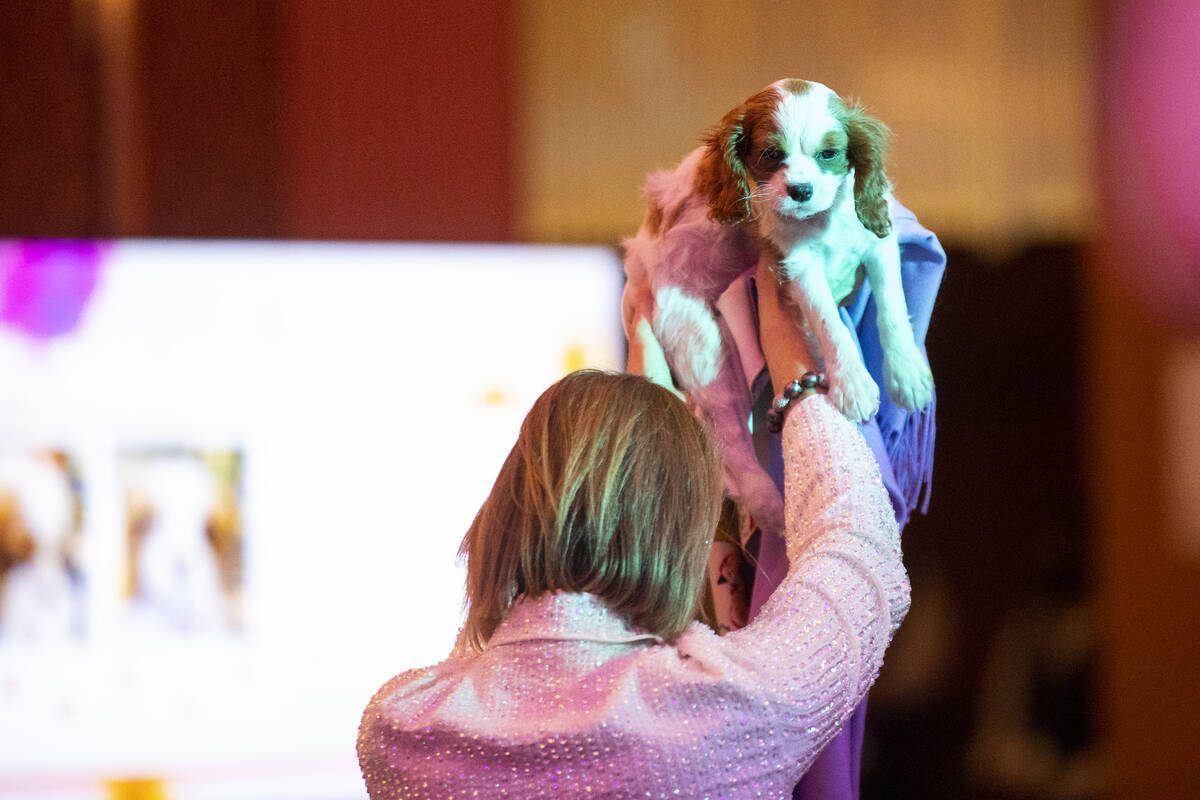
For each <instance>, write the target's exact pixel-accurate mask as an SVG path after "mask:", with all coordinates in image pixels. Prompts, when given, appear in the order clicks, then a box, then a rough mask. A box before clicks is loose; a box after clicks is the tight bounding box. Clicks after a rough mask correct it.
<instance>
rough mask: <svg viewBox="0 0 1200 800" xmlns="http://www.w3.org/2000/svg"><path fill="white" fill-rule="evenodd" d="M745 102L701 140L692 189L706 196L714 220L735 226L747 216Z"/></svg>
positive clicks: (748, 191)
mask: <svg viewBox="0 0 1200 800" xmlns="http://www.w3.org/2000/svg"><path fill="white" fill-rule="evenodd" d="M746 111H747V105H746V104H743V105H741V106H738V107H737V108H735V109H734V110H733V111H730V112H729V113H728V114H726V115H725V118H724V119H723V120H721V124H720V125H718V126H717V127H716V128H713V129H712V130H711V131H710V132H709V134H708V135H707V136H706V137H705V139H704V155H703V156H701V158H700V166H699V169H698V170H697V174H696V190H697V191H698V192H699V193H700V194H701V195H702V196H704V197H706V198H707V199H708V215H709V216H710V217H712V219H714V220H715V221H717V222H722V223H725V224H726V225H736V224H738V223H739V222H744V221H745V220H746V219H747V218H748V217H749V216H750V185H749V183H747V179H746V178H747V176H746V163H745V161H744V156H745V152H746V146H747V145H746V143H747V142H748V141H749V137H750V131H749V130H748V129H747V127H746Z"/></svg>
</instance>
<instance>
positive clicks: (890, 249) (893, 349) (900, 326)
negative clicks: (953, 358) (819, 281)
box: [863, 232, 933, 411]
mask: <svg viewBox="0 0 1200 800" xmlns="http://www.w3.org/2000/svg"><path fill="white" fill-rule="evenodd" d="M863 266H864V267H866V270H867V278H868V279H869V280H870V282H871V293H872V294H873V296H874V297H875V309H876V315H875V324H876V327H877V328H878V329H879V344H880V346H881V347H882V348H883V384H884V388H885V389H886V390H887V393H888V396H889V397H891V398H892V400H893V401H894V402H895V403H896V404H897V405H899V406H902V407H904V408H906V409H908V410H909V411H915V410H916V409H918V408H924V407H925V406H927V405H929V401H930V399H932V397H933V375H932V373H930V371H929V365H928V364H927V363H926V362H925V359H924V357H922V355H921V351H920V348H918V347H917V342H916V338H915V337H914V334H913V329H912V320H910V319H909V316H908V303H907V302H906V301H905V299H904V285H903V283H902V281H901V279H900V246H899V243H898V242H897V240H896V234H895V233H894V232H893V233H892V234H891V235H890V236H888V237H887V238H885V239H880V240H879V241H878V242H876V243H875V245H874V246H873V247H872V248H871V249H870V250H868V251H867V254H866V256H865V257H864V258H863Z"/></svg>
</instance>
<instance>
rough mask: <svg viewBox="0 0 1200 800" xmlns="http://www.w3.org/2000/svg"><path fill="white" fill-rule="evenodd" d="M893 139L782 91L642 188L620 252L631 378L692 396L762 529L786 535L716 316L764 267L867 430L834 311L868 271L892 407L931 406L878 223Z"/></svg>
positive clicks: (859, 388)
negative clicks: (634, 229) (633, 227)
mask: <svg viewBox="0 0 1200 800" xmlns="http://www.w3.org/2000/svg"><path fill="white" fill-rule="evenodd" d="M886 131H887V129H886V128H885V127H884V126H883V124H882V123H880V122H879V121H878V120H875V119H872V118H871V117H868V116H867V115H866V114H864V113H863V112H862V111H861V109H859V108H857V107H854V106H848V105H847V104H846V103H845V102H844V101H842V100H841V98H839V97H838V96H837V95H836V94H835V93H834V92H832V91H831V90H830V89H828V88H827V87H825V86H823V85H821V84H819V83H813V82H808V81H799V80H790V79H789V80H782V81H777V82H776V83H773V84H771V85H770V86H768V87H766V88H765V89H763V90H762V91H760V92H758V93H757V94H755V95H754V96H753V97H751V98H750V99H748V100H747V101H746V102H745V103H743V104H742V105H741V106H739V107H738V108H736V109H734V110H733V111H731V112H730V113H729V114H727V115H726V117H725V119H724V120H723V121H722V124H721V125H720V126H718V127H717V128H716V129H714V130H713V131H712V132H711V133H710V135H709V136H708V138H707V141H706V143H705V144H704V145H702V146H701V147H698V148H697V149H696V150H694V151H692V152H691V153H690V154H689V155H688V156H687V157H685V158H684V159H683V161H682V162H681V163H680V164H679V166H677V167H676V168H675V169H674V170H672V171H667V172H659V173H656V174H654V175H651V176H650V177H649V179H648V181H647V184H646V196H647V202H648V206H649V210H648V213H647V215H646V218H645V220H644V221H643V223H642V226H641V227H640V228H639V230H638V233H637V235H636V236H635V237H633V238H632V239H629V240H627V241H626V242H625V248H626V257H625V271H626V275H627V279H628V280H627V283H626V287H625V295H624V298H623V303H622V313H623V317H624V322H625V329H626V334H627V335H628V337H629V341H630V363H629V369H630V371H636V372H642V373H644V374H646V375H647V376H649V377H650V378H651V379H653V380H655V381H656V382H658V383H661V384H662V385H664V386H667V387H669V388H675V385H676V384H677V385H678V386H679V388H682V389H683V390H684V391H685V392H686V393H687V396H688V398H689V399H690V401H691V402H693V403H694V404H695V407H696V408H697V410H698V411H699V412H700V414H701V416H702V417H704V418H705V420H706V421H707V422H708V423H709V424H710V427H711V429H712V430H713V431H714V433H715V436H716V439H717V443H718V446H719V447H720V449H721V452H722V457H723V458H724V461H725V476H726V485H727V488H728V489H729V493H730V494H731V495H732V496H733V497H735V498H736V499H738V501H739V502H741V503H742V505H743V506H744V507H745V508H746V509H747V510H748V511H749V512H750V513H751V514H752V515H753V516H754V517H755V520H756V522H757V523H758V524H760V525H761V526H762V527H764V528H766V529H768V530H775V531H779V530H782V526H783V510H782V509H783V506H782V499H781V498H780V497H779V493H778V491H777V490H776V488H775V485H774V483H773V482H772V481H771V479H770V477H769V476H768V475H767V474H766V473H765V472H764V471H763V469H762V468H761V467H760V466H759V464H758V461H757V459H756V458H755V456H754V449H753V443H752V440H751V439H750V433H749V430H748V427H747V421H748V419H749V410H750V409H749V394H748V392H747V389H746V380H745V376H744V375H743V373H742V368H741V365H740V363H739V361H738V358H737V355H736V354H735V353H734V352H733V347H732V344H731V339H730V335H729V330H728V327H727V326H726V325H725V322H724V320H723V319H722V318H721V315H720V313H719V312H718V311H717V309H716V301H717V298H718V297H719V296H720V295H721V293H722V292H723V291H724V290H725V289H726V288H727V287H728V286H729V285H730V284H731V283H732V282H733V280H734V279H736V278H737V277H739V276H740V275H742V274H745V273H747V272H749V271H750V270H753V269H755V267H756V266H757V264H758V262H759V260H760V259H766V260H767V261H768V263H769V265H770V266H771V268H772V270H773V272H774V274H775V275H776V276H777V278H778V279H779V281H780V285H781V289H782V293H783V296H784V298H785V300H786V301H788V302H790V303H791V304H792V305H794V306H795V308H796V310H797V311H798V312H799V315H800V319H799V320H798V322H799V323H800V324H801V327H802V328H803V330H804V333H805V334H806V335H808V336H809V337H810V340H815V344H816V345H817V347H818V349H819V356H820V357H821V358H822V360H823V362H824V370H825V372H826V374H827V376H828V379H829V383H830V388H829V395H830V399H831V400H832V401H833V402H834V404H835V405H836V406H837V407H838V408H839V409H840V410H841V411H842V413H844V414H845V415H846V416H847V417H849V418H850V419H853V420H865V419H868V418H869V417H870V416H872V415H873V414H874V413H875V412H876V410H877V409H878V406H879V389H878V387H877V386H876V385H875V383H874V381H873V380H872V379H871V376H870V374H869V373H868V372H867V369H866V366H865V365H864V364H863V362H862V359H861V357H860V356H859V353H858V349H857V348H856V347H855V345H854V341H853V338H852V336H851V335H850V332H849V331H847V330H846V328H845V327H844V326H843V325H842V323H841V320H840V318H839V315H838V311H837V306H838V304H839V303H840V302H842V301H843V300H845V299H846V298H847V296H849V295H850V294H851V293H852V292H853V291H854V290H855V289H856V288H857V286H858V285H859V284H860V283H861V280H862V276H863V272H864V271H865V273H866V276H867V277H868V279H869V280H870V283H871V290H872V292H873V293H874V295H875V298H876V305H877V309H878V318H877V321H878V328H879V333H880V340H881V344H882V347H883V353H884V365H883V377H884V384H885V388H886V389H887V391H888V394H889V395H890V396H891V397H892V399H893V400H894V401H895V402H896V403H898V404H899V405H901V406H903V407H905V408H908V409H910V410H911V409H917V408H921V407H924V406H925V405H926V404H928V403H929V401H930V399H931V396H932V391H933V379H932V376H931V375H930V372H929V368H928V366H927V364H926V363H925V359H924V358H923V356H922V355H921V352H920V350H919V348H918V347H917V344H916V341H915V339H914V336H913V331H912V326H911V324H910V322H909V318H908V308H907V304H906V302H905V299H904V292H903V288H902V286H901V281H900V252H899V246H898V243H897V239H896V234H895V231H894V230H893V229H892V225H891V220H890V218H889V216H888V213H887V201H888V198H889V197H890V185H889V184H888V182H887V178H886V176H885V175H884V172H883V155H884V148H885V143H886Z"/></svg>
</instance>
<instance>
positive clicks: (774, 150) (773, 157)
mask: <svg viewBox="0 0 1200 800" xmlns="http://www.w3.org/2000/svg"><path fill="white" fill-rule="evenodd" d="M762 157H763V158H765V159H767V160H768V161H778V160H780V159H781V158H783V151H782V150H780V149H779V148H778V147H768V148H765V149H764V150H763V151H762Z"/></svg>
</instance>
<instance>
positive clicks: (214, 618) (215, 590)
mask: <svg viewBox="0 0 1200 800" xmlns="http://www.w3.org/2000/svg"><path fill="white" fill-rule="evenodd" d="M120 461H121V469H120V474H121V481H122V484H123V488H124V492H125V528H126V553H125V556H126V558H125V585H124V593H123V594H124V597H125V600H126V611H127V614H126V618H127V621H128V623H129V624H130V626H131V627H132V628H133V629H135V630H139V631H142V632H146V633H151V634H153V633H158V632H172V633H186V634H205V633H220V632H225V631H235V630H237V629H239V628H240V627H241V621H242V608H241V594H242V525H241V519H242V514H241V498H240V494H241V491H240V484H241V454H240V452H239V451H237V450H230V451H200V450H192V449H187V448H182V447H178V448H171V447H162V448H150V449H144V450H134V451H127V452H126V453H124V454H123V455H122V457H121V459H120Z"/></svg>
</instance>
